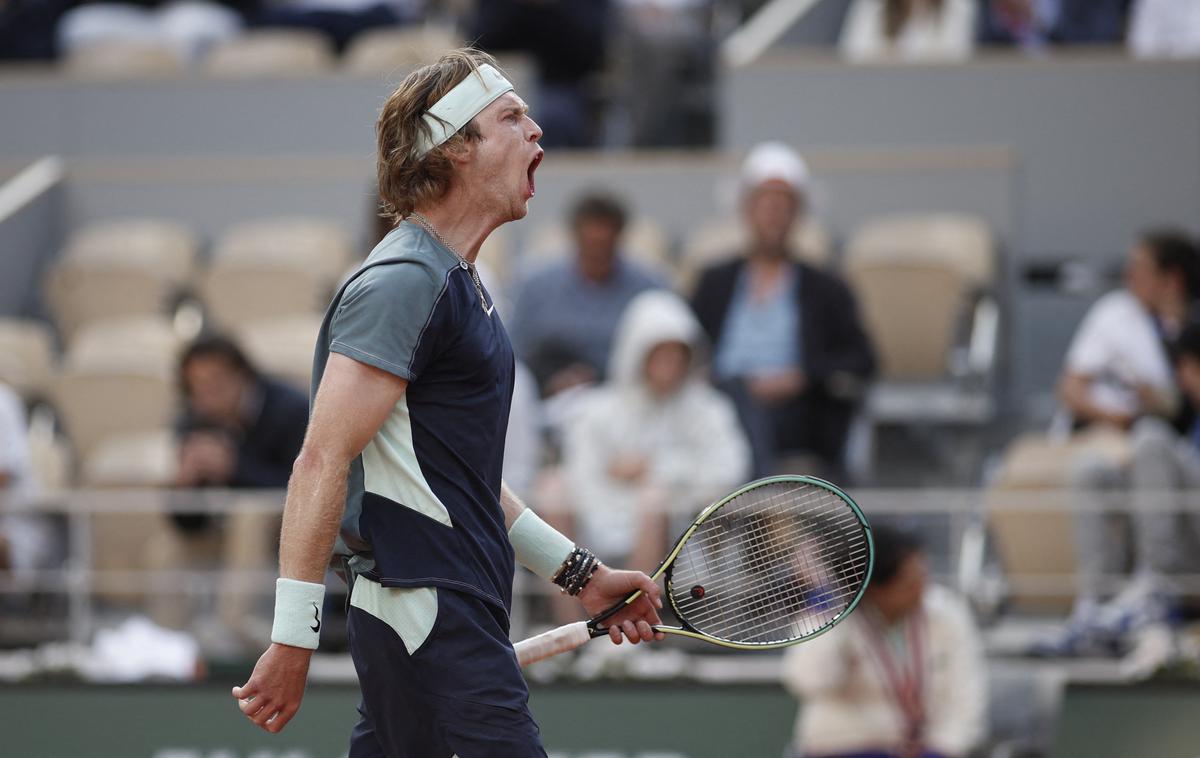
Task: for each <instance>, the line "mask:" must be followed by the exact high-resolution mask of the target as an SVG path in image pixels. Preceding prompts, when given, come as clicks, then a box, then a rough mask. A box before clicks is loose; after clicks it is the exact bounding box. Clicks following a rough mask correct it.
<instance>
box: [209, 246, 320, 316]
mask: <svg viewBox="0 0 1200 758" xmlns="http://www.w3.org/2000/svg"><path fill="white" fill-rule="evenodd" d="M329 290H330V285H329V283H328V281H327V280H326V278H325V277H323V276H318V275H317V274H316V273H315V272H313V271H304V270H301V269H293V268H276V267H273V266H270V265H243V264H237V263H231V262H230V263H226V262H219V261H214V263H213V265H212V267H211V268H209V270H208V271H206V272H205V273H204V275H203V276H202V277H201V280H200V297H201V300H202V301H203V302H204V310H205V312H206V313H207V315H208V318H209V319H211V321H212V323H213V324H214V325H215V326H216V327H217V329H219V330H221V331H227V332H234V333H236V332H238V331H240V330H241V329H242V328H244V327H245V326H246V325H247V324H252V323H254V322H256V321H264V320H268V319H274V318H280V317H287V316H306V315H314V314H319V313H321V312H322V311H323V310H324V308H325V306H326V305H327V304H328V300H329Z"/></svg>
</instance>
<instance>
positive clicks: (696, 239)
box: [678, 218, 832, 292]
mask: <svg viewBox="0 0 1200 758" xmlns="http://www.w3.org/2000/svg"><path fill="white" fill-rule="evenodd" d="M746 243H747V238H746V227H745V224H744V223H743V222H742V221H740V220H739V219H736V218H729V219H721V220H716V221H710V222H708V223H705V224H702V225H700V227H698V228H697V229H696V230H695V231H693V232H692V233H691V234H689V235H688V236H687V238H686V239H685V240H684V241H683V253H682V256H681V258H680V262H679V276H678V281H679V287H680V291H681V292H689V291H691V288H692V286H693V285H694V284H695V281H696V276H697V275H699V273H700V271H701V270H703V269H704V268H705V267H706V266H709V265H711V264H713V263H717V262H718V261H721V260H723V259H726V258H730V257H733V256H735V255H739V254H741V253H742V251H743V250H745V248H746ZM791 244H792V248H793V249H794V250H795V251H796V255H797V256H798V257H799V259H800V260H802V261H804V262H805V263H811V264H812V265H814V266H827V265H829V259H830V251H831V248H832V246H831V244H830V241H829V232H828V230H827V229H826V228H825V227H824V226H823V225H822V224H821V223H820V222H818V221H816V220H814V219H808V220H806V221H805V222H804V223H803V224H799V225H798V226H796V228H795V229H793V231H792V238H791Z"/></svg>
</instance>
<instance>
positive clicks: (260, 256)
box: [212, 217, 354, 284]
mask: <svg viewBox="0 0 1200 758" xmlns="http://www.w3.org/2000/svg"><path fill="white" fill-rule="evenodd" d="M212 257H213V263H214V264H244V265H247V266H250V265H256V266H270V267H276V268H286V269H298V270H306V271H311V272H315V273H316V274H318V275H319V276H323V277H326V278H328V280H329V282H330V284H332V283H333V282H334V281H335V280H336V279H337V277H339V276H341V275H342V273H343V272H345V270H346V267H347V266H349V265H350V264H351V263H352V262H353V259H354V246H353V244H352V242H351V239H350V234H349V233H348V232H347V231H346V230H345V229H344V228H343V227H342V226H340V225H339V224H336V223H334V222H331V221H325V220H322V219H314V218H307V217H279V218H266V219H258V220H256V221H249V222H246V223H242V224H238V225H236V226H233V227H231V228H230V229H229V230H227V231H226V232H225V233H224V234H223V235H222V236H221V238H220V239H219V240H218V241H217V243H216V245H215V247H214V248H213V254H212Z"/></svg>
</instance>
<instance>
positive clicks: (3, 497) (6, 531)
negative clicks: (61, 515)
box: [0, 383, 62, 599]
mask: <svg viewBox="0 0 1200 758" xmlns="http://www.w3.org/2000/svg"><path fill="white" fill-rule="evenodd" d="M25 429H26V427H25V408H24V406H23V405H22V404H21V398H20V397H18V396H17V393H15V392H13V391H12V389H10V388H9V387H8V385H5V384H2V383H0V575H9V576H10V577H12V578H15V579H16V580H18V581H24V580H26V579H28V578H30V577H31V575H32V574H33V572H35V571H37V570H39V569H46V568H50V567H52V566H54V565H56V564H57V563H58V562H59V561H60V560H61V558H62V555H61V552H62V550H61V545H60V544H59V541H58V539H57V536H56V534H55V531H54V528H53V526H52V525H51V524H50V522H49V521H48V520H47V519H46V518H44V517H42V516H39V515H38V514H36V513H30V512H27V508H28V507H29V506H30V505H31V502H30V501H31V500H32V499H33V497H34V496H35V495H36V491H35V490H36V486H35V482H34V476H33V469H32V466H31V463H30V459H29V441H28V439H27V437H26V433H25ZM0 599H2V598H0Z"/></svg>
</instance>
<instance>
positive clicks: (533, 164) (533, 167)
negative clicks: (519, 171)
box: [526, 150, 545, 197]
mask: <svg viewBox="0 0 1200 758" xmlns="http://www.w3.org/2000/svg"><path fill="white" fill-rule="evenodd" d="M544 155H545V153H544V152H543V151H541V150H538V151H537V155H535V156H533V160H532V161H530V163H529V170H528V171H527V172H526V175H527V176H528V177H529V196H530V197H533V196H534V194H536V185H535V184H534V181H533V172H535V171H537V167H538V166H539V165H541V162H542V156H544Z"/></svg>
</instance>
